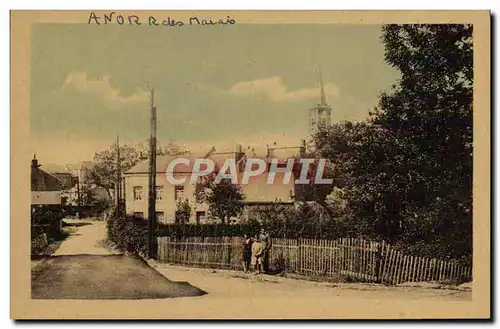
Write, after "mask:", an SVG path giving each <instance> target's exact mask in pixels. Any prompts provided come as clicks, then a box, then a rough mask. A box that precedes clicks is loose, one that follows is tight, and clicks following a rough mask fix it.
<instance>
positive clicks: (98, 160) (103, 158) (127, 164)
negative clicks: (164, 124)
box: [89, 141, 188, 197]
mask: <svg viewBox="0 0 500 329" xmlns="http://www.w3.org/2000/svg"><path fill="white" fill-rule="evenodd" d="M148 147H149V146H148V145H147V144H145V143H143V144H137V145H121V146H120V166H121V171H122V172H125V171H127V170H129V169H131V168H132V167H134V166H135V165H136V164H138V163H139V162H140V161H141V160H144V157H146V156H147V155H148V154H149V149H148ZM186 153H188V151H187V150H184V149H182V148H181V147H180V146H178V145H176V144H174V143H173V142H171V141H169V142H168V143H167V144H166V145H165V146H162V145H161V144H159V145H158V146H157V154H159V155H174V156H175V155H182V154H186ZM116 177H117V147H116V143H115V144H113V145H111V146H110V147H108V148H107V149H104V150H102V151H100V152H97V153H95V155H94V164H93V167H92V168H91V169H90V175H89V184H94V185H96V186H100V187H102V188H104V189H106V191H107V192H108V194H109V196H110V197H111V191H112V190H114V188H115V183H116Z"/></svg>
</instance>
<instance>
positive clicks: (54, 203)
mask: <svg viewBox="0 0 500 329" xmlns="http://www.w3.org/2000/svg"><path fill="white" fill-rule="evenodd" d="M40 167H41V165H39V164H38V160H37V159H36V156H34V157H33V160H31V229H32V234H33V232H34V234H35V235H36V234H39V232H37V230H42V231H43V232H44V233H47V232H52V233H53V232H58V231H60V230H61V229H62V216H63V212H62V204H61V190H62V188H63V184H62V182H61V181H60V180H59V179H58V178H56V177H54V176H53V175H51V174H49V173H48V172H46V171H44V170H42V169H40ZM33 230H34V231H33Z"/></svg>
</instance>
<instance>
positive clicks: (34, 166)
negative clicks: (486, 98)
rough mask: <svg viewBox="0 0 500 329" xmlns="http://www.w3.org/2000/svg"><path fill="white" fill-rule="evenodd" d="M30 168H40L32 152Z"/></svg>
mask: <svg viewBox="0 0 500 329" xmlns="http://www.w3.org/2000/svg"><path fill="white" fill-rule="evenodd" d="M31 168H40V165H39V164H38V160H37V159H36V154H33V160H31Z"/></svg>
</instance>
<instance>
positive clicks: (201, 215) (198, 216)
mask: <svg viewBox="0 0 500 329" xmlns="http://www.w3.org/2000/svg"><path fill="white" fill-rule="evenodd" d="M206 218H207V213H206V212H205V211H197V212H196V224H200V223H202V222H204V221H205V219H206Z"/></svg>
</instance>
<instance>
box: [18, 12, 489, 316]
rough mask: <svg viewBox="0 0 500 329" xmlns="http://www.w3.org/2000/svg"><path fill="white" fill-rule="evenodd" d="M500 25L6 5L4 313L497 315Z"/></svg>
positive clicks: (456, 15) (423, 18) (476, 17)
mask: <svg viewBox="0 0 500 329" xmlns="http://www.w3.org/2000/svg"><path fill="white" fill-rule="evenodd" d="M490 20H491V17H490V13H489V12H488V11H456V12H453V11H372V12H369V11H366V12H365V11H126V10H117V11H12V12H11V150H12V151H11V168H12V171H11V178H12V179H11V193H12V199H11V204H12V206H11V209H12V215H11V246H12V249H11V317H12V318H14V319H457V318H465V319H467V318H469V319H488V318H489V317H490V316H491V314H490V294H491V293H490V189H489V186H490V129H489V127H490ZM28 168H29V170H28ZM30 181H31V184H30Z"/></svg>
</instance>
